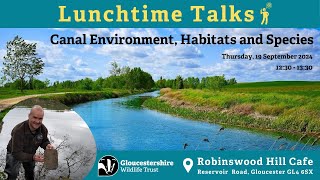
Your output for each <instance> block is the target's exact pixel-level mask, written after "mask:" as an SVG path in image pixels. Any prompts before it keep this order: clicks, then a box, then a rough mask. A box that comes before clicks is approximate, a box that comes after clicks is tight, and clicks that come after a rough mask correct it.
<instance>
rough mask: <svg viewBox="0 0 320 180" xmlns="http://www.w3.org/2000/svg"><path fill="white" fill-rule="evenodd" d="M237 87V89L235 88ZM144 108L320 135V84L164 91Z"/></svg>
mask: <svg viewBox="0 0 320 180" xmlns="http://www.w3.org/2000/svg"><path fill="white" fill-rule="evenodd" d="M236 86H238V87H236ZM161 94H162V95H161V96H160V97H159V98H156V99H155V98H153V99H148V100H146V101H145V103H144V104H143V105H144V106H145V107H148V108H150V109H155V110H159V111H161V112H165V113H169V114H174V115H177V116H181V117H185V118H191V119H196V120H204V121H208V122H213V123H225V124H229V125H234V126H242V127H250V128H258V129H269V130H275V131H283V132H284V131H286V132H292V133H304V132H307V133H309V134H313V135H315V134H318V133H320V111H319V105H320V82H264V83H244V84H236V85H233V86H232V87H226V88H225V89H224V90H223V91H212V90H208V89H203V90H194V89H183V90H171V89H163V90H161Z"/></svg>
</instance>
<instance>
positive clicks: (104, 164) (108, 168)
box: [98, 155, 119, 176]
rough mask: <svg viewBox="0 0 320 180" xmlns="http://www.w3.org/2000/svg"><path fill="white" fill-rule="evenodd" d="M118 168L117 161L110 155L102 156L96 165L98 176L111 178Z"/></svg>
mask: <svg viewBox="0 0 320 180" xmlns="http://www.w3.org/2000/svg"><path fill="white" fill-rule="evenodd" d="M118 168H119V163H118V160H117V159H116V158H115V157H113V156H110V155H107V156H103V157H102V158H101V159H100V160H99V163H98V175H99V176H113V175H114V174H116V173H117V171H118Z"/></svg>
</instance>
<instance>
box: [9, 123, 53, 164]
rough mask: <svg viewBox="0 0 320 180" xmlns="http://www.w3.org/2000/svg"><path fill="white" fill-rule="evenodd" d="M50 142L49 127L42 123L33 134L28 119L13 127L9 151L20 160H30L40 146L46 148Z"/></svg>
mask: <svg viewBox="0 0 320 180" xmlns="http://www.w3.org/2000/svg"><path fill="white" fill-rule="evenodd" d="M48 144H50V141H49V139H48V129H47V128H46V127H45V126H44V125H43V124H42V125H41V127H40V128H38V129H37V130H36V131H35V133H34V134H33V133H32V132H31V130H30V128H29V124H28V120H26V121H24V122H22V123H19V124H18V125H16V126H15V127H14V128H13V130H12V132H11V139H10V141H9V143H8V146H7V152H8V153H11V154H12V155H13V157H14V158H15V159H16V160H18V161H21V162H30V161H33V155H34V154H35V153H36V151H37V149H38V147H39V146H40V147H41V148H43V149H45V148H46V146H47V145H48Z"/></svg>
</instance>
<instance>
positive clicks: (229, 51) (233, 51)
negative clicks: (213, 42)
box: [223, 48, 240, 55]
mask: <svg viewBox="0 0 320 180" xmlns="http://www.w3.org/2000/svg"><path fill="white" fill-rule="evenodd" d="M239 53H240V49H239V48H237V49H226V50H224V51H223V54H231V55H235V54H239Z"/></svg>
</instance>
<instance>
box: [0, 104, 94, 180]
mask: <svg viewBox="0 0 320 180" xmlns="http://www.w3.org/2000/svg"><path fill="white" fill-rule="evenodd" d="M29 112H30V108H23V107H17V108H14V109H12V110H10V111H9V113H8V114H7V115H6V116H5V118H4V119H3V122H4V124H3V127H2V132H1V134H0V147H1V148H0V171H2V170H3V169H4V166H5V156H6V149H5V148H6V146H7V144H8V142H9V140H10V138H11V131H12V129H13V128H14V126H15V125H17V124H18V123H20V122H23V121H25V120H26V119H27V118H28V114H29ZM44 113H45V115H44V120H43V124H44V125H45V126H46V127H47V129H48V131H49V135H48V137H49V139H50V142H51V144H53V145H54V146H55V147H56V149H57V150H58V155H59V158H58V162H59V166H58V169H56V170H46V169H45V168H44V167H43V163H37V164H36V168H35V172H36V173H35V175H36V178H37V179H50V178H53V179H58V178H62V177H63V178H71V179H82V178H84V177H85V176H86V175H87V174H88V172H89V171H90V170H91V168H92V166H93V163H94V161H95V156H96V144H95V141H94V138H93V136H92V134H91V132H90V129H89V128H88V126H87V124H86V123H85V122H84V121H83V120H82V119H81V117H80V116H79V115H78V114H77V113H76V112H74V111H71V110H65V111H62V110H58V111H57V110H48V109H45V111H44ZM37 153H40V154H41V153H44V152H43V150H42V149H41V148H39V149H38V150H37ZM21 170H22V171H23V168H21ZM22 171H21V172H20V177H23V172H22Z"/></svg>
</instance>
